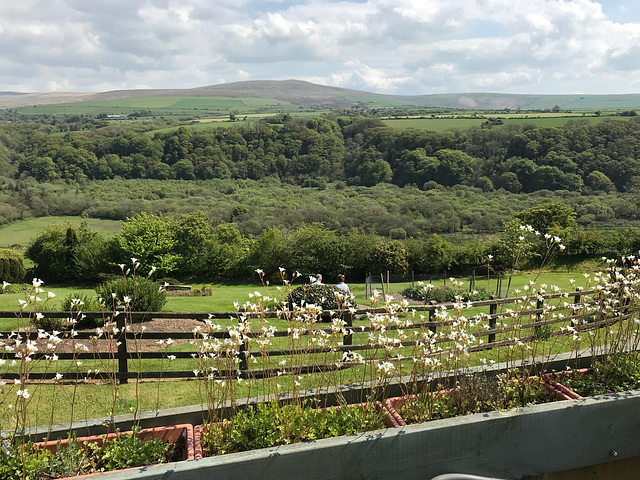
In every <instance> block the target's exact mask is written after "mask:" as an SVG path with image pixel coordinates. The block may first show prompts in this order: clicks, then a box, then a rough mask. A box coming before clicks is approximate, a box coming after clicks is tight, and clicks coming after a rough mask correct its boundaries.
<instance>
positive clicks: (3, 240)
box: [0, 216, 120, 248]
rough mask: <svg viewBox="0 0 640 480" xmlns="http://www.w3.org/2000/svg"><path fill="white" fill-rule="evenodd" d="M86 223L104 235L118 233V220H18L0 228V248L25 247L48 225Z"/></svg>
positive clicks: (77, 224)
mask: <svg viewBox="0 0 640 480" xmlns="http://www.w3.org/2000/svg"><path fill="white" fill-rule="evenodd" d="M83 220H84V221H86V222H87V224H88V225H89V227H90V228H91V229H93V230H95V231H98V232H101V233H102V234H104V235H107V236H109V235H113V234H115V233H118V232H119V231H120V222H119V221H118V220H101V219H98V218H82V217H78V216H73V217H60V216H50V217H37V218H30V219H28V220H20V221H17V222H14V223H11V224H9V225H3V226H2V227H0V248H4V247H9V246H11V245H22V246H26V245H28V244H29V242H30V241H31V240H32V239H33V238H34V237H35V236H37V235H38V233H40V232H41V231H42V230H44V229H45V228H46V227H47V226H48V225H54V224H63V223H70V224H72V225H75V226H79V225H80V223H81V222H82V221H83Z"/></svg>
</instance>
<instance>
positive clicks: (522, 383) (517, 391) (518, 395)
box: [387, 375, 556, 424]
mask: <svg viewBox="0 0 640 480" xmlns="http://www.w3.org/2000/svg"><path fill="white" fill-rule="evenodd" d="M554 399H556V396H555V395H554V394H553V391H552V390H551V389H548V388H547V387H546V383H545V382H544V381H543V380H542V379H541V378H539V377H527V378H518V379H513V380H509V381H501V380H499V379H498V378H487V377H485V376H483V375H476V376H472V377H466V378H462V379H461V380H460V382H459V383H458V385H457V386H456V387H455V388H452V389H436V390H435V391H429V392H423V393H420V394H417V395H406V396H402V397H394V398H390V399H388V400H387V409H388V410H389V411H392V412H397V414H398V415H399V416H400V417H401V418H402V420H403V421H405V422H406V423H407V424H413V423H421V422H425V421H430V420H438V419H444V418H452V417H457V416H461V415H471V414H475V413H486V412H491V411H495V410H508V409H511V408H516V407H524V406H527V405H535V404H539V403H547V402H552V401H553V400H554Z"/></svg>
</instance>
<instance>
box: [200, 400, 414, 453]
mask: <svg viewBox="0 0 640 480" xmlns="http://www.w3.org/2000/svg"><path fill="white" fill-rule="evenodd" d="M402 424H403V423H402V421H401V420H400V419H399V418H398V417H397V414H395V413H393V414H390V413H389V412H388V411H387V410H386V409H385V408H384V407H383V406H382V404H381V403H380V402H375V403H362V404H358V405H348V406H344V407H342V406H337V407H327V408H311V407H306V408H305V407H303V406H301V405H278V404H277V403H275V402H271V403H264V404H259V405H256V406H249V407H248V408H247V409H245V410H244V411H240V412H238V413H237V414H236V415H235V416H234V417H233V419H231V420H228V421H224V422H218V423H213V424H208V425H204V426H196V427H195V436H196V440H197V441H198V440H199V443H198V442H197V443H196V458H199V457H200V456H205V457H206V456H215V455H222V454H226V453H234V452H243V451H247V450H255V449H260V448H267V447H274V446H278V445H288V444H291V443H300V442H307V441H313V440H319V439H322V438H330V437H337V436H342V435H352V434H356V433H362V432H366V431H371V430H378V429H381V428H385V427H386V428H392V427H397V426H400V425H402Z"/></svg>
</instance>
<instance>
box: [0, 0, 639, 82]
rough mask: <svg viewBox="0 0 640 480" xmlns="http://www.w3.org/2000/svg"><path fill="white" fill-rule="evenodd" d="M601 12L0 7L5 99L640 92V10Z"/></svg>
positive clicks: (378, 6)
mask: <svg viewBox="0 0 640 480" xmlns="http://www.w3.org/2000/svg"><path fill="white" fill-rule="evenodd" d="M602 1H603V3H602V4H600V3H598V2H596V1H593V0H572V1H571V0H528V1H526V2H524V1H514V0H448V1H446V2H444V1H441V0H271V1H262V0H215V1H208V0H110V1H109V2H89V1H86V0H22V1H21V2H8V1H7V2H0V90H8V89H14V90H24V91H33V90H39V91H46V90H52V91H53V90H56V91H59V90H76V91H98V90H102V89H104V88H105V87H107V86H108V87H109V89H117V88H137V87H139V86H147V87H150V88H190V87H195V86H201V85H206V84H211V83H219V82H221V81H225V82H228V81H239V80H248V79H285V78H300V79H307V80H312V81H317V82H319V83H323V84H328V85H336V86H343V87H348V88H358V89H364V90H370V91H376V92H382V93H406V94H420V93H434V92H442V91H451V92H457V91H461V92H469V91H474V90H478V89H483V90H492V91H504V92H509V91H514V92H526V91H529V92H532V93H534V92H539V93H563V92H584V93H613V92H632V91H636V92H637V91H638V83H637V82H636V81H635V80H634V78H636V77H637V76H638V75H637V73H638V71H639V70H640V22H639V21H638V19H637V18H634V12H640V9H637V8H635V7H634V5H635V4H634V3H630V0H607V1H606V2H605V0H602ZM625 9H626V10H627V14H626V15H625V16H622V15H621V14H620V12H622V11H623V10H625ZM612 17H615V18H612ZM621 18H622V20H621Z"/></svg>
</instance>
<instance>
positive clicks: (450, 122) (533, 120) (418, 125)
mask: <svg viewBox="0 0 640 480" xmlns="http://www.w3.org/2000/svg"><path fill="white" fill-rule="evenodd" d="M486 117H487V118H500V119H501V120H502V122H503V123H502V125H500V127H501V128H508V127H509V126H512V125H517V126H522V125H535V126H536V127H561V126H563V125H566V124H567V123H568V122H588V123H591V124H595V123H600V122H603V121H605V120H608V119H618V120H620V119H622V120H624V119H629V118H633V117H618V116H615V117H611V116H599V117H596V116H584V117H583V116H582V114H580V115H569V116H567V115H566V114H565V115H564V116H558V115H557V114H556V115H553V114H551V115H543V114H541V115H539V116H538V115H533V114H531V115H528V116H523V115H519V116H518V115H515V114H511V115H509V116H508V117H505V116H503V115H486ZM487 118H469V117H463V118H452V117H437V118H406V119H405V118H403V119H398V120H383V122H384V123H385V124H386V125H389V126H390V127H393V128H397V129H405V128H415V129H418V130H432V131H435V132H442V131H445V130H453V129H459V130H466V129H468V128H471V127H479V126H480V125H482V124H483V123H484V122H486V121H487ZM493 128H496V127H493Z"/></svg>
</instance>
